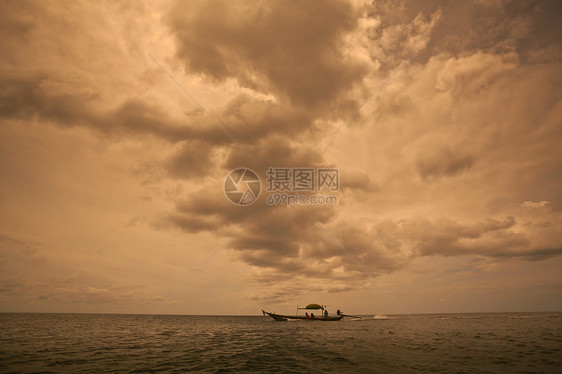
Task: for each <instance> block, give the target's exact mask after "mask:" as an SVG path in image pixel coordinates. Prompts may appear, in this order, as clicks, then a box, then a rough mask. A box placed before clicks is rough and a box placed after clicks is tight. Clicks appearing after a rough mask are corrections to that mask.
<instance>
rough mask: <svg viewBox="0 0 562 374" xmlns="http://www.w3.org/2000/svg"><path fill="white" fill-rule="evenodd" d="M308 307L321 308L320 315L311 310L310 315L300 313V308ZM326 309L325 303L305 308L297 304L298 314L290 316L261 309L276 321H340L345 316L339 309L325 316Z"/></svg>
mask: <svg viewBox="0 0 562 374" xmlns="http://www.w3.org/2000/svg"><path fill="white" fill-rule="evenodd" d="M302 309H306V310H320V316H314V313H313V312H311V313H310V316H308V312H307V315H304V316H303V315H299V310H302ZM325 309H326V306H325V305H320V304H308V305H307V306H305V307H303V308H299V307H298V306H297V314H296V315H294V316H288V315H283V314H277V313H271V312H266V311H265V310H263V309H262V310H261V311H262V313H263V315H264V316H265V315H268V316H270V317H271V318H273V319H274V320H276V321H288V320H303V321H339V320H341V319H342V318H343V317H344V314H342V313H341V312H340V311H339V310H338V312H337V314H336V315H335V316H324V310H325Z"/></svg>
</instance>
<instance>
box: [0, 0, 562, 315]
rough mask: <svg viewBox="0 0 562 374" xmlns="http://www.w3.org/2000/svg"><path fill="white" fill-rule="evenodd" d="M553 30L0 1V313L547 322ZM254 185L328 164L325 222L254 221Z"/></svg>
mask: <svg viewBox="0 0 562 374" xmlns="http://www.w3.org/2000/svg"><path fill="white" fill-rule="evenodd" d="M561 15H562V14H561V6H560V4H559V3H558V2H557V1H555V0H552V1H501V0H497V1H476V0H474V1H463V2H450V1H434V2H427V1H374V2H362V1H352V2H345V1H331V0H330V1H306V2H305V1H281V0H278V1H275V0H273V1H256V2H250V1H226V0H224V1H189V2H183V1H182V2H175V1H160V2H153V1H144V2H143V1H139V2H114V1H107V2H97V1H96V2H94V1H73V2H62V1H58V2H57V1H31V2H26V1H17V2H16V1H14V2H10V1H3V2H1V3H0V43H1V45H2V54H1V56H0V80H1V84H0V124H1V125H0V212H1V214H0V310H1V311H42V312H66V311H70V312H116V313H152V312H155V311H157V312H158V313H178V314H256V313H258V312H260V309H261V308H264V309H272V310H275V311H278V312H282V311H283V312H291V311H293V310H294V306H295V305H296V304H306V303H311V302H318V303H324V304H328V305H330V306H331V307H333V308H342V309H344V310H345V311H347V312H349V313H373V314H375V313H376V314H380V313H400V312H403V311H404V310H406V311H408V312H410V313H428V312H472V311H541V310H561V309H562V272H561V269H562V151H561V149H562V148H561V145H562V144H561V143H562V89H561V87H562V69H561V68H562V28H561V26H560V25H561V24H560V22H559V21H560V18H561ZM172 77H173V78H172ZM179 85H181V86H183V87H184V88H185V89H186V90H187V91H188V92H189V94H190V95H192V97H190V96H189V95H188V94H186V92H184V91H183V90H182V89H181V88H180V87H179ZM373 93H374V96H372V95H373ZM370 97H371V99H370V100H368V99H369V98H370ZM194 99H195V100H196V101H197V102H198V103H199V104H200V105H201V106H199V105H198V104H197V103H196V102H195V101H194ZM363 104H365V105H363ZM362 105H363V106H362ZM202 108H204V109H202ZM358 108H361V109H360V110H359V111H356V110H357V109H358ZM206 111H207V112H206ZM354 113H356V115H355V116H353V114H354ZM350 116H351V117H352V118H350ZM342 124H346V125H345V126H344V127H341V128H340V126H341V125H342ZM338 128H340V129H339V131H337V132H336V133H335V134H334V131H336V130H337V129H338ZM332 135H333V136H332ZM232 139H234V140H235V141H233V140H232ZM326 139H328V141H327V142H324V141H325V140H326ZM238 167H248V168H251V169H252V170H255V171H256V172H257V173H258V174H259V176H260V178H261V180H262V194H261V195H260V197H259V199H258V200H257V201H256V202H255V203H253V204H251V205H248V206H236V205H233V204H232V203H231V202H230V201H229V200H228V199H227V198H226V196H225V194H224V192H223V183H224V180H225V177H226V176H227V175H228V173H229V171H230V170H232V169H235V168H238ZM268 167H311V168H324V167H326V168H338V169H339V172H340V182H341V186H340V189H339V191H337V192H336V196H337V197H338V204H331V205H293V206H277V207H274V206H268V205H267V204H266V198H267V193H266V192H265V190H264V189H265V184H264V181H265V179H266V171H267V169H268ZM338 243H339V244H338ZM340 245H341V247H343V248H344V249H342V248H341V247H340ZM217 249H218V251H217ZM209 256H210V257H209ZM351 256H353V258H355V259H356V260H357V262H358V263H359V264H360V265H358V264H357V263H356V262H355V261H354V260H353V259H352V257H351ZM206 259H208V261H207V262H205V263H204V261H205V260H206ZM202 263H204V264H203V266H202V267H200V265H201V264H202ZM194 271H195V272H196V274H195V275H194V276H193V277H191V278H189V276H190V274H192V272H194ZM365 271H368V272H369V273H370V274H371V275H372V276H373V277H374V278H375V279H376V280H377V281H378V282H379V283H380V284H381V285H382V286H384V287H385V289H386V290H387V291H388V292H389V293H390V294H392V295H393V296H394V298H395V299H396V300H398V301H399V302H400V303H401V304H402V305H403V307H404V308H403V309H401V308H400V307H399V305H398V304H397V303H396V302H395V301H394V300H393V299H392V298H390V297H389V296H388V295H387V294H386V293H385V292H383V290H381V288H380V287H379V286H378V285H377V284H376V282H374V281H373V279H372V278H371V277H370V276H368V275H367V274H366V273H365ZM182 282H183V283H182Z"/></svg>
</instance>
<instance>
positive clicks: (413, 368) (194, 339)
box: [0, 313, 562, 373]
mask: <svg viewBox="0 0 562 374" xmlns="http://www.w3.org/2000/svg"><path fill="white" fill-rule="evenodd" d="M0 329H1V330H0V331H1V332H0V337H1V339H0V371H1V372H2V373H10V372H23V373H61V372H64V373H122V372H135V373H153V372H170V373H184V372H205V373H425V372H431V373H562V354H561V349H562V313H485V314H424V315H413V316H411V317H408V316H403V315H391V316H376V317H375V318H373V316H364V318H363V319H361V320H353V319H344V320H342V321H339V322H309V321H294V322H290V321H289V322H276V321H274V320H272V319H271V318H269V317H262V316H172V315H157V316H152V317H151V316H148V315H110V314H27V313H21V314H20V313H4V314H0Z"/></svg>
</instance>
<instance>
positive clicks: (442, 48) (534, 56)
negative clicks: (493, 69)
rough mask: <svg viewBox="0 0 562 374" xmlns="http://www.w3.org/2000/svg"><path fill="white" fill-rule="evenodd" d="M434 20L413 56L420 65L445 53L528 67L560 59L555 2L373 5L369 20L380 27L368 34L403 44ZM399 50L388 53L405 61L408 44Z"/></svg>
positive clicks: (418, 0)
mask: <svg viewBox="0 0 562 374" xmlns="http://www.w3.org/2000/svg"><path fill="white" fill-rule="evenodd" d="M436 14H439V15H440V16H439V22H436V23H435V25H434V28H433V31H432V33H431V37H430V38H427V44H426V48H424V49H423V50H421V49H420V50H419V53H418V54H417V55H416V60H418V61H419V62H423V63H425V62H427V60H428V59H429V58H430V57H432V56H434V55H436V54H439V53H443V52H445V53H448V54H451V55H467V54H470V53H474V52H478V51H485V52H488V53H506V52H516V53H518V54H519V55H520V56H521V57H522V61H523V62H529V63H537V62H539V63H545V62H553V61H558V60H559V59H560V56H561V53H562V43H561V41H560V38H559V37H558V36H559V35H560V34H562V26H561V25H560V22H559V18H560V14H562V8H561V5H560V2H558V1H555V0H550V1H548V0H547V1H530V0H515V1H509V0H507V1H490V2H488V1H431V2H428V1H423V0H401V1H376V2H373V6H372V9H371V11H370V15H371V16H372V17H376V18H379V19H380V20H381V25H380V28H378V29H375V30H372V33H371V36H372V37H373V38H374V39H378V38H380V37H381V35H382V34H383V32H384V31H383V30H386V32H387V33H389V32H393V33H395V34H396V35H395V37H394V38H395V39H396V40H402V41H404V40H406V39H407V38H408V37H409V36H410V35H413V34H415V33H416V30H415V28H416V27H417V28H418V30H417V31H418V34H419V33H420V31H421V30H420V28H421V27H422V25H423V22H422V21H423V20H424V19H427V18H429V17H430V16H434V15H436ZM416 20H417V22H416ZM410 25H411V26H410ZM416 25H417V26H416ZM401 44H402V46H393V47H392V50H391V49H388V50H387V52H389V54H390V52H393V53H392V54H393V55H394V56H395V55H396V54H398V55H400V54H402V58H407V52H408V50H407V47H404V46H405V45H407V43H401ZM389 48H390V47H389ZM373 57H375V58H379V59H380V57H381V56H377V55H376V54H374V55H373ZM408 57H413V55H410V56H408Z"/></svg>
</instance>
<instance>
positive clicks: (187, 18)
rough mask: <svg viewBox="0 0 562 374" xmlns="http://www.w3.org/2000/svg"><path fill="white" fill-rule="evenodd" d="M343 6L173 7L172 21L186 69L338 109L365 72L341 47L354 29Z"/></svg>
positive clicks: (221, 4)
mask: <svg viewBox="0 0 562 374" xmlns="http://www.w3.org/2000/svg"><path fill="white" fill-rule="evenodd" d="M357 20H358V14H357V11H356V10H355V9H354V8H353V7H352V6H351V5H350V4H348V3H346V2H343V1H335V0H330V1H322V2H321V1H308V2H298V1H294V2H286V1H270V2H264V3H258V4H252V5H250V4H244V3H238V2H231V1H204V2H177V3H176V5H175V6H174V7H173V9H172V10H171V12H170V14H169V22H170V25H171V28H172V30H173V32H174V33H175V34H176V36H177V38H178V56H179V57H180V58H181V59H182V60H183V61H184V62H185V66H186V72H187V73H189V74H193V73H200V74H203V75H205V76H207V77H209V78H212V79H214V80H218V81H223V80H226V79H236V81H237V82H238V83H239V84H241V85H242V86H245V87H249V88H251V89H254V90H257V91H261V92H265V93H272V94H274V95H275V96H276V97H277V98H278V99H279V100H281V101H283V102H290V103H292V104H293V105H295V106H306V107H309V109H311V110H312V109H315V108H318V107H323V108H329V107H330V106H334V105H336V106H337V105H341V102H339V101H337V98H338V97H339V96H340V95H341V94H342V93H343V92H345V91H346V90H348V89H350V88H352V87H353V85H355V84H357V83H360V82H361V80H362V78H363V76H364V75H365V73H366V70H367V69H366V67H365V66H364V65H362V64H361V63H359V62H357V61H355V60H354V59H353V58H351V57H350V56H346V55H345V54H344V52H343V51H342V50H341V49H340V44H341V41H342V37H343V36H344V35H345V34H346V33H349V32H351V31H353V30H354V29H355V28H356V26H357Z"/></svg>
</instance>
